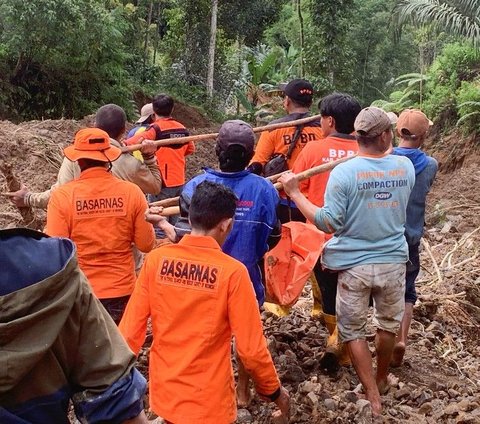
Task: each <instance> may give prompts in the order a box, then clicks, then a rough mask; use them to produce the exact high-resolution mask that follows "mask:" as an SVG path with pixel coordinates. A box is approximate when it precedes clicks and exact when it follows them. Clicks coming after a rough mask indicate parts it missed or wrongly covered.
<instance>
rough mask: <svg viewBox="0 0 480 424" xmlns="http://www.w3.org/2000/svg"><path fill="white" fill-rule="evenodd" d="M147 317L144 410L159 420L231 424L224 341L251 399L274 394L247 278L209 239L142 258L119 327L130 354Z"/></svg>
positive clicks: (187, 239)
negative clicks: (244, 375) (249, 380)
mask: <svg viewBox="0 0 480 424" xmlns="http://www.w3.org/2000/svg"><path fill="white" fill-rule="evenodd" d="M149 317H151V319H152V327H153V344H152V348H151V350H150V366H149V368H150V369H149V373H150V406H151V408H152V409H153V410H154V411H155V413H157V414H158V415H160V416H162V417H163V418H164V419H166V420H167V421H169V422H172V423H174V424H230V423H233V422H234V421H235V419H236V411H237V409H236V401H235V387H234V378H233V370H232V364H231V338H232V334H233V335H234V336H235V340H236V346H237V350H238V353H239V354H240V356H241V358H242V362H243V364H244V365H245V368H246V369H247V370H248V372H249V373H250V375H251V376H252V377H253V380H254V381H255V385H256V389H257V392H258V393H261V394H264V395H271V394H273V393H274V392H275V391H276V390H278V389H279V388H280V381H279V379H278V377H277V373H276V371H275V367H274V365H273V362H272V358H271V356H270V353H269V351H268V349H267V344H266V340H265V337H264V336H263V332H262V323H261V320H260V314H259V311H258V305H257V302H256V299H255V293H254V291H253V287H252V283H251V282H250V279H249V276H248V271H247V269H246V268H245V266H244V265H243V264H241V263H240V262H238V261H237V260H235V259H233V258H232V257H230V256H228V255H226V254H225V253H223V252H222V251H221V249H220V246H219V245H218V243H217V242H216V241H215V240H214V239H213V238H211V237H207V236H193V235H186V236H184V237H183V238H182V240H181V241H180V242H179V243H178V244H172V245H167V246H162V247H160V248H158V249H155V250H154V251H152V252H151V253H150V254H149V255H148V256H147V259H146V260H145V263H144V265H143V268H142V270H141V272H140V275H139V277H138V280H137V283H136V286H135V290H134V292H133V294H132V297H131V298H130V301H129V303H128V305H127V308H126V310H125V314H124V316H123V319H122V321H121V323H120V326H119V329H120V331H121V333H122V334H123V335H124V337H125V339H126V341H127V343H128V344H129V346H130V348H131V349H132V350H133V351H134V353H136V354H138V352H139V351H140V348H141V346H142V345H143V343H144V341H145V334H146V328H147V320H148V318H149Z"/></svg>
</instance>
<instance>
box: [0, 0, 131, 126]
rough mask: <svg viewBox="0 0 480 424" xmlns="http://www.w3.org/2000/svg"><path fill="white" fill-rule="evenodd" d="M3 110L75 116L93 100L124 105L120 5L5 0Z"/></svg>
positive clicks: (91, 0)
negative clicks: (6, 0) (112, 6)
mask: <svg viewBox="0 0 480 424" xmlns="http://www.w3.org/2000/svg"><path fill="white" fill-rule="evenodd" d="M0 17H1V18H0V28H1V32H0V45H1V46H2V50H3V52H4V53H3V54H4V60H5V63H6V69H5V73H3V75H5V76H6V80H7V81H8V83H7V85H8V87H7V91H6V92H7V99H6V103H7V105H6V109H7V111H8V114H9V116H10V117H17V118H18V117H23V118H26V119H32V118H44V117H45V118H46V117H58V116H74V117H81V116H84V115H86V114H89V113H91V112H92V110H93V109H95V108H96V107H97V106H98V105H100V104H102V103H108V102H116V103H118V104H121V105H125V106H127V108H128V106H129V105H128V100H127V99H128V97H129V93H130V90H129V84H130V81H129V76H128V74H127V73H126V72H125V70H124V64H125V62H126V60H127V59H128V54H127V53H126V52H125V50H124V49H123V42H122V31H123V30H124V29H126V27H127V26H128V23H127V22H126V21H125V20H124V19H123V11H122V9H121V8H114V9H112V10H107V9H106V8H105V7H104V6H102V5H101V4H100V3H99V2H97V1H95V0H62V1H61V0H38V1H36V2H24V1H20V0H11V1H9V2H2V3H1V5H0Z"/></svg>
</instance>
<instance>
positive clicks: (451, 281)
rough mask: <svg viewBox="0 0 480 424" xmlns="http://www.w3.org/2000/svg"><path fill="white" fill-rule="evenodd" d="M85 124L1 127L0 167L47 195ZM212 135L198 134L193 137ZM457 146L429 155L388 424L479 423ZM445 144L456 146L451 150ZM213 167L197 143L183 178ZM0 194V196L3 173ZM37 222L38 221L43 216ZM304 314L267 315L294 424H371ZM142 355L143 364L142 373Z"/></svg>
mask: <svg viewBox="0 0 480 424" xmlns="http://www.w3.org/2000/svg"><path fill="white" fill-rule="evenodd" d="M179 119H180V120H181V119H182V117H181V116H179ZM89 124H90V125H91V119H87V120H85V121H83V122H76V121H69V120H61V121H34V122H25V123H22V124H20V125H14V124H12V123H10V122H6V121H3V122H0V152H1V153H0V160H2V159H3V160H5V161H7V162H9V163H11V164H12V166H13V168H14V172H15V173H16V175H17V176H18V177H19V179H20V180H21V182H23V183H24V184H26V185H27V186H28V187H29V188H30V189H32V190H44V189H47V188H49V187H50V185H51V184H52V183H54V181H55V177H56V173H57V169H58V167H59V164H60V161H61V158H62V156H61V149H62V147H64V146H65V145H67V144H69V143H70V142H71V140H73V136H74V133H75V132H76V131H77V130H78V129H79V128H81V127H83V126H85V125H89ZM217 129H218V127H213V128H212V127H211V126H210V127H209V128H200V127H197V128H196V129H195V130H194V131H192V132H193V133H207V132H215V131H216V130H217ZM458 140H459V138H458V136H454V137H452V138H450V139H448V138H447V139H445V140H442V143H441V145H442V148H440V149H437V152H436V153H435V154H438V157H439V159H440V162H441V164H442V169H443V172H442V173H440V174H439V176H438V178H437V181H436V183H435V185H434V188H433V191H432V193H431V195H430V197H429V200H428V211H427V231H426V235H425V244H424V249H423V251H422V254H421V259H422V272H421V275H420V276H419V279H418V292H419V294H420V301H419V302H418V305H417V306H416V308H415V316H414V322H413V325H412V332H411V336H412V337H411V340H412V343H411V345H410V346H409V347H408V350H407V354H406V363H405V366H404V367H403V368H401V369H398V370H393V374H394V376H396V378H397V381H396V383H395V385H394V386H395V387H392V389H391V390H390V392H389V393H388V394H387V395H386V396H385V398H384V399H385V414H384V421H385V422H391V423H410V422H411V423H480V365H479V358H480V345H479V341H478V339H479V335H480V327H479V324H480V251H479V250H480V214H479V212H480V189H479V186H480V155H479V153H478V150H477V151H475V149H474V148H473V147H472V146H475V145H476V146H478V143H476V141H471V140H470V141H468V140H467V141H464V144H463V145H461V144H458ZM448 143H450V144H452V143H456V144H454V145H452V147H451V148H450V149H449V148H448V146H449V144H448ZM475 143H476V144H475ZM458 146H461V147H458ZM437 147H438V146H437ZM453 150H455V151H457V154H452V151H453ZM215 163H216V160H215V154H214V147H213V143H212V142H208V141H206V142H200V143H198V144H197V153H196V154H195V155H193V156H191V157H190V158H189V159H188V175H189V176H192V175H193V174H195V173H196V172H198V171H199V169H200V168H201V167H202V166H205V165H210V166H214V165H215ZM451 170H454V171H453V172H446V171H451ZM0 191H5V181H4V179H3V176H2V175H0ZM37 214H38V216H39V218H40V219H42V218H43V217H44V212H42V211H37ZM21 223H22V220H21V216H20V214H19V213H18V211H16V210H15V209H14V208H13V207H12V206H11V205H10V203H9V202H8V201H7V200H6V199H5V198H2V200H1V202H0V228H5V227H8V226H15V225H21ZM310 308H311V301H310V297H309V288H308V287H307V288H306V290H305V293H304V296H303V297H302V298H301V299H300V301H299V302H298V304H297V305H296V306H295V308H294V310H293V312H292V314H291V315H290V316H289V317H287V318H282V319H280V318H277V317H275V316H271V315H268V314H266V313H264V323H265V332H266V335H267V337H268V339H269V346H270V349H271V351H272V355H273V357H274V360H275V363H276V365H277V369H278V370H279V374H280V376H281V378H282V380H283V382H284V383H285V385H286V386H287V387H288V389H289V390H290V392H291V393H292V396H293V399H294V407H293V411H292V422H293V423H305V424H306V423H320V422H329V423H334V422H335V423H357V422H358V423H361V422H365V423H366V422H370V416H369V412H368V408H366V407H365V404H364V403H363V402H362V401H359V400H358V399H357V396H356V394H355V392H354V391H353V390H354V389H355V388H356V387H357V385H358V379H357V377H356V375H355V372H354V371H353V370H352V369H341V370H340V371H339V372H338V373H336V374H335V375H328V376H327V375H324V374H322V372H321V371H320V370H319V369H318V365H317V359H318V358H319V357H320V355H321V354H322V351H323V347H324V343H325V338H326V333H325V329H324V327H323V325H322V324H321V323H320V322H319V320H318V319H317V318H311V317H310ZM146 353H147V351H146V350H145V351H144V353H143V356H142V357H141V358H140V367H141V368H142V369H143V370H144V371H146V358H145V354H146ZM271 410H272V408H271V406H269V405H266V404H264V403H262V402H260V401H259V400H258V399H256V398H255V399H254V401H253V403H252V405H251V406H250V407H249V408H248V410H247V409H244V410H241V411H240V412H239V420H238V422H243V423H257V424H260V423H262V424H266V423H269V422H270V419H269V415H270V412H271Z"/></svg>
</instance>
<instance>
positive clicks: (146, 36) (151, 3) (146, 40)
mask: <svg viewBox="0 0 480 424" xmlns="http://www.w3.org/2000/svg"><path fill="white" fill-rule="evenodd" d="M152 13H153V1H151V2H150V8H149V9H148V18H147V29H146V31H145V45H144V47H143V50H144V51H143V70H145V66H146V64H147V55H148V35H149V33H150V25H151V24H152Z"/></svg>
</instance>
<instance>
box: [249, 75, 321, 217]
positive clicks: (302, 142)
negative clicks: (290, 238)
mask: <svg viewBox="0 0 480 424" xmlns="http://www.w3.org/2000/svg"><path fill="white" fill-rule="evenodd" d="M280 89H281V90H282V91H283V93H284V95H285V98H284V101H283V107H284V109H285V111H286V112H287V113H288V115H286V116H284V117H282V118H280V119H277V120H275V121H272V122H271V124H277V123H281V122H290V121H295V120H297V119H303V118H306V117H308V116H310V107H311V106H312V101H313V86H312V84H311V83H310V82H309V81H307V80H303V79H294V80H292V81H290V82H289V83H288V84H282V85H280ZM322 138H323V132H322V128H321V126H320V122H319V121H311V122H308V123H307V124H304V125H301V126H295V125H293V126H291V127H287V128H279V129H276V130H271V131H265V132H263V133H262V135H261V136H260V138H259V139H258V143H257V146H256V148H255V155H254V156H253V158H252V160H251V162H250V166H249V167H248V168H249V169H250V170H251V171H252V172H254V173H255V174H265V176H268V175H270V174H272V173H273V174H276V173H278V172H281V171H282V170H281V169H278V170H277V171H272V172H265V171H268V169H267V168H268V165H267V164H268V162H269V161H270V160H271V159H272V158H273V157H275V156H278V155H284V156H285V158H286V163H287V167H288V169H292V168H293V166H294V164H295V161H296V160H297V157H298V155H299V154H300V152H301V151H302V150H303V148H304V147H305V146H306V145H307V144H308V143H310V142H312V141H315V140H320V139H322ZM289 154H290V155H289ZM288 156H289V157H288ZM266 165H267V166H266ZM281 197H282V198H281V200H280V207H279V209H278V218H279V219H280V221H281V222H282V224H283V223H285V222H288V221H302V222H305V217H304V216H303V215H302V214H301V212H300V211H299V210H298V208H297V207H296V206H295V203H293V202H291V201H290V200H289V199H286V196H285V195H284V194H283V195H282V196H281Z"/></svg>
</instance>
